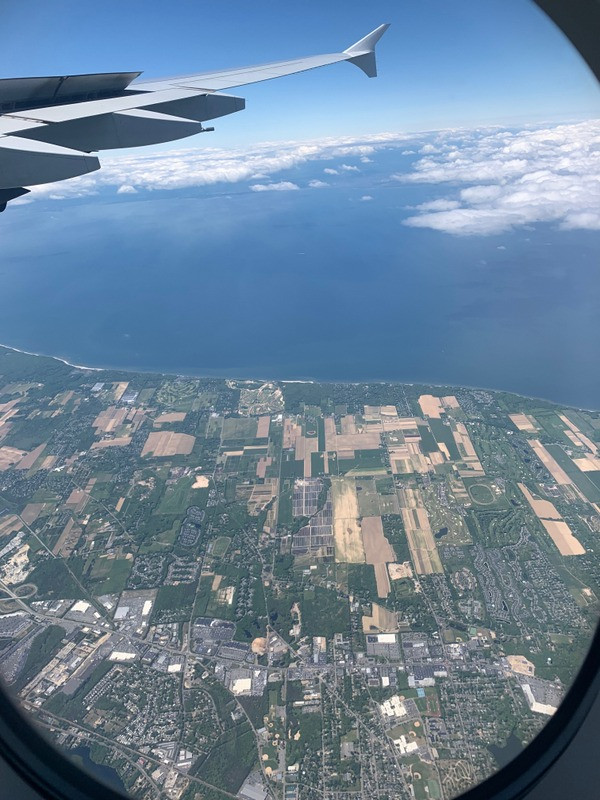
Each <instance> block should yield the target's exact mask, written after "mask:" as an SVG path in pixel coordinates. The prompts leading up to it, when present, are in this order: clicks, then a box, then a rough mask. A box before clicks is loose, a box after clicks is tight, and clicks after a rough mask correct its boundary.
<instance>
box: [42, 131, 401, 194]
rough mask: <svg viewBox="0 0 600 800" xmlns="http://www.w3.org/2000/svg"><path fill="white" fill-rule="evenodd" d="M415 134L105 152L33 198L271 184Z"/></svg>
mask: <svg viewBox="0 0 600 800" xmlns="http://www.w3.org/2000/svg"><path fill="white" fill-rule="evenodd" d="M414 138H415V137H414V136H409V135H406V134H398V133H375V134H368V135H365V136H360V137H351V136H346V137H329V138H325V139H318V140H312V141H304V142H302V141H301V142H297V141H287V142H263V143H259V144H255V145H251V146H248V147H240V148H229V149H226V148H217V147H193V148H186V149H178V150H166V151H164V152H156V151H152V152H148V151H147V150H143V149H139V150H138V149H132V150H131V151H130V152H129V153H127V154H126V155H119V156H113V157H110V156H105V155H104V154H101V163H102V169H101V170H99V171H98V172H94V173H90V174H89V175H82V176H81V177H78V178H72V179H71V180H68V181H63V182H61V183H59V184H47V185H43V186H36V187H33V188H32V192H31V196H30V197H29V199H30V200H35V199H39V198H46V199H65V198H73V197H84V196H86V195H93V194H97V193H98V192H99V191H101V190H102V189H103V188H107V187H110V188H111V189H113V190H114V191H117V192H118V191H119V188H120V187H122V186H131V187H133V188H135V189H136V191H137V192H138V193H139V192H143V191H152V190H169V189H181V188H187V187H191V186H210V185H215V184H219V183H239V182H241V181H260V184H263V183H264V184H265V185H267V184H268V183H269V179H270V178H271V176H273V175H275V174H276V173H277V172H281V171H283V170H287V169H291V168H294V167H297V166H299V165H302V164H305V163H308V162H312V161H323V160H327V161H331V160H332V159H343V158H346V157H348V156H353V157H356V158H361V157H364V156H367V155H368V154H370V153H373V152H375V150H376V149H377V148H380V147H389V146H395V145H397V144H399V143H402V142H405V141H408V140H414ZM325 172H328V173H329V174H338V172H337V170H333V168H326V170H325ZM127 192H130V190H122V191H121V194H123V193H127ZM130 193H131V192H130Z"/></svg>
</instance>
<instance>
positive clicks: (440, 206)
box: [415, 199, 460, 211]
mask: <svg viewBox="0 0 600 800" xmlns="http://www.w3.org/2000/svg"><path fill="white" fill-rule="evenodd" d="M459 206H460V203H459V202H458V200H443V199H440V200H429V201H428V202H426V203H421V204H420V205H418V206H415V211H451V210H452V209H453V208H458V207H459Z"/></svg>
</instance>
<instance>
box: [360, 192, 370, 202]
mask: <svg viewBox="0 0 600 800" xmlns="http://www.w3.org/2000/svg"><path fill="white" fill-rule="evenodd" d="M360 199H361V201H362V202H363V203H368V202H369V200H372V199H373V198H372V197H371V195H370V194H363V196H362V197H361V198H360Z"/></svg>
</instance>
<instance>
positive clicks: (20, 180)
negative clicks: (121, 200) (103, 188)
mask: <svg viewBox="0 0 600 800" xmlns="http://www.w3.org/2000/svg"><path fill="white" fill-rule="evenodd" d="M97 169H100V162H99V161H98V159H97V158H96V157H95V156H89V155H84V154H83V153H80V152H79V151H77V150H70V149H68V148H66V147H57V146H56V145H52V144H47V143H46V142H34V141H26V140H25V139H21V138H20V137H17V136H3V137H0V189H13V188H14V187H15V186H33V185H36V184H38V183H53V182H54V181H62V180H65V178H74V177H75V176H76V175H85V174H86V173H87V172H93V171H94V170H97Z"/></svg>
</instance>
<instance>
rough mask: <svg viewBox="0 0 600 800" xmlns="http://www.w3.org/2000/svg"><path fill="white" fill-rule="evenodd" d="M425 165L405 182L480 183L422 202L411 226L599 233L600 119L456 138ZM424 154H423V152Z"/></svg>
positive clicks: (459, 231) (466, 231)
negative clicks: (543, 226)
mask: <svg viewBox="0 0 600 800" xmlns="http://www.w3.org/2000/svg"><path fill="white" fill-rule="evenodd" d="M438 142H439V146H438V148H437V153H435V154H433V155H431V154H430V153H431V151H430V150H428V151H427V152H428V155H426V156H425V157H424V158H421V159H419V160H418V161H417V162H416V163H415V164H414V166H413V171H412V172H410V173H407V174H404V175H394V176H392V177H393V178H394V179H395V180H399V181H401V182H403V183H424V184H428V183H429V184H453V185H455V184H461V183H462V184H475V185H473V186H467V187H466V188H464V189H459V190H458V193H456V192H453V193H452V195H451V196H449V197H446V198H442V199H441V200H439V199H438V200H436V201H432V202H430V203H423V204H422V205H421V206H418V207H417V208H416V209H415V210H417V211H419V212H420V213H419V214H417V215H413V216H410V217H409V218H408V219H406V220H404V224H405V225H409V226H411V227H419V228H433V229H434V230H439V231H444V232H445V233H451V234H456V235H465V236H469V235H486V234H498V233H502V232H504V231H509V230H511V229H514V228H517V227H520V226H531V225H535V224H536V223H540V222H546V223H555V224H558V225H559V227H561V228H566V229H582V228H585V229H590V230H598V229H600V212H599V211H598V209H599V208H600V120H592V121H588V122H580V123H574V124H568V125H557V126H555V127H552V128H544V129H526V130H522V131H516V132H515V131H506V130H498V129H494V130H490V129H488V130H483V131H472V132H470V133H469V134H467V135H465V137H464V138H463V143H462V145H460V144H458V143H457V141H456V139H455V137H454V136H453V141H452V142H451V143H450V142H449V141H448V142H447V143H446V144H444V136H443V135H440V136H438ZM424 151H425V148H422V150H421V152H424Z"/></svg>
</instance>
